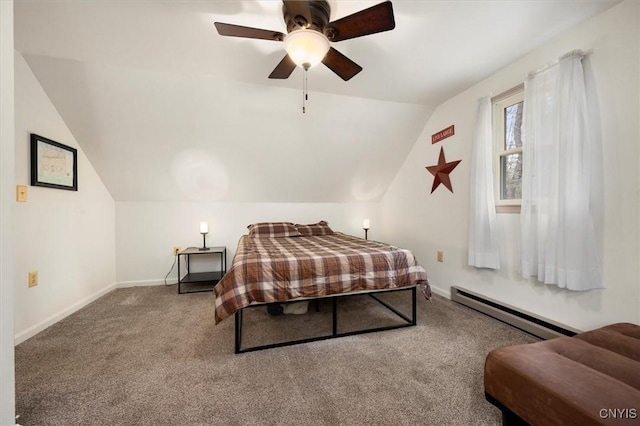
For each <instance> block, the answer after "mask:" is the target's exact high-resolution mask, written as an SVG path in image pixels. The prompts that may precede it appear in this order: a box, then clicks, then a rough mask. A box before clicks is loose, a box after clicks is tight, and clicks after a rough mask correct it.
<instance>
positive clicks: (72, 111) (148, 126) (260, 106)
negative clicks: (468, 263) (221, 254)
mask: <svg viewBox="0 0 640 426" xmlns="http://www.w3.org/2000/svg"><path fill="white" fill-rule="evenodd" d="M329 3H330V5H331V8H332V14H331V20H336V19H338V18H341V17H343V16H346V15H349V14H351V13H354V12H356V11H359V10H361V9H364V8H367V7H370V6H373V5H375V4H377V3H379V1H335V0H331V1H330V2H329ZM617 3H619V0H594V1H589V0H585V1H572V0H567V1H516V0H513V1H498V2H496V1H482V0H477V1H417V0H413V1H399V0H396V1H393V8H394V12H395V21H396V28H395V29H394V30H392V31H389V32H383V33H378V34H374V35H370V36H366V37H361V38H356V39H351V40H346V41H342V42H339V43H334V44H333V47H335V48H336V49H338V50H339V51H340V52H341V53H343V54H345V55H346V56H348V57H349V58H350V59H352V60H353V61H354V62H356V63H358V64H359V65H360V66H362V67H363V68H364V70H363V71H362V72H361V73H360V74H358V75H356V76H355V77H354V78H353V79H351V80H350V81H348V82H344V81H342V80H341V79H340V78H338V77H337V76H336V75H335V74H333V73H332V72H331V71H330V70H328V69H327V68H325V67H323V66H322V65H320V66H319V67H316V68H313V69H312V70H310V71H309V72H308V86H309V100H308V101H307V108H306V113H304V114H303V113H302V83H303V74H304V73H303V71H302V70H301V69H297V70H295V71H294V73H293V74H292V75H291V77H290V78H289V79H287V80H271V79H268V78H267V76H268V75H269V73H270V72H271V71H272V70H273V68H274V67H275V66H276V65H277V64H278V62H279V61H280V60H281V59H282V57H283V56H284V51H283V45H282V43H279V42H275V41H265V40H250V39H241V38H231V37H221V36H219V35H218V34H217V32H216V29H215V27H214V25H213V22H215V21H221V22H227V23H233V24H238V25H244V26H252V27H259V28H265V29H269V30H275V31H282V32H286V29H285V24H284V21H283V18H282V12H281V9H282V3H281V2H280V1H236V0H233V1H188V0H185V1H177V0H176V1H157V2H156V1H142V0H140V1H138V0H127V1H115V0H114V1H96V2H94V1H91V2H89V1H81V0H69V1H45V0H41V1H38V0H16V2H15V8H14V9H15V10H14V13H15V44H16V50H18V51H19V52H20V53H21V54H22V55H23V56H24V58H25V59H26V61H27V63H28V65H29V66H30V68H31V70H32V71H33V73H34V74H35V76H36V77H37V79H38V81H39V82H40V84H41V85H42V87H43V88H44V90H45V91H46V93H47V95H48V96H49V98H50V99H51V100H52V102H53V103H54V105H55V106H56V108H57V110H58V112H59V113H60V115H61V117H62V118H63V120H64V121H65V123H66V124H67V126H68V127H69V129H70V130H71V132H72V133H73V135H74V136H75V139H76V140H77V142H78V143H79V144H80V146H81V148H82V150H83V151H84V152H85V154H86V155H87V157H88V158H89V160H90V161H91V163H92V164H93V166H94V167H95V169H96V171H97V172H98V173H99V175H100V177H101V178H102V180H103V182H104V183H105V185H106V186H107V188H108V190H109V191H110V192H111V194H112V195H113V197H114V199H115V200H118V201H156V200H157V201H168V200H208V201H214V200H220V201H251V202H263V201H264V202H347V201H376V200H378V199H379V198H380V197H381V196H382V195H383V194H384V191H385V190H386V188H387V187H388V185H389V184H390V182H391V180H392V179H393V177H394V176H395V173H396V171H397V170H398V168H399V167H400V165H401V164H402V162H403V161H404V159H405V157H406V156H407V154H408V152H409V150H410V149H411V147H412V146H413V144H414V143H415V141H416V139H417V138H418V136H419V134H420V132H421V131H422V129H423V127H424V125H425V124H426V122H427V120H428V118H429V116H430V114H431V112H432V111H433V109H434V108H435V107H436V106H437V105H438V104H439V103H441V102H443V101H445V100H447V99H448V98H450V97H452V96H454V95H456V94H457V93H460V92H461V91H463V90H465V89H466V88H468V87H470V86H472V85H473V84H475V83H477V82H478V81H480V80H482V79H483V78H485V77H487V76H488V75H490V74H492V73H493V72H495V71H497V70H498V69H500V68H502V67H504V66H506V65H508V64H509V63H510V62H512V61H514V60H515V59H517V58H518V57H520V56H522V55H524V54H526V53H527V52H529V51H531V50H533V49H535V48H536V47H537V46H539V45H541V44H543V43H544V42H547V41H549V40H550V39H552V38H553V37H554V36H556V35H558V34H560V33H561V32H563V31H564V30H566V29H568V28H571V27H572V26H574V25H576V24H578V23H579V22H581V21H583V20H585V19H587V18H589V17H591V16H593V15H595V14H597V13H600V12H602V11H603V10H605V9H607V8H609V7H611V6H613V5H614V4H617ZM43 136H47V135H43ZM60 142H63V143H64V141H60Z"/></svg>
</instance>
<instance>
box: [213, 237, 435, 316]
mask: <svg viewBox="0 0 640 426" xmlns="http://www.w3.org/2000/svg"><path fill="white" fill-rule="evenodd" d="M414 285H422V286H423V293H424V294H425V295H426V296H427V297H430V294H431V292H430V289H429V284H428V280H427V274H426V272H425V270H424V268H423V267H422V266H420V264H419V263H418V262H417V260H416V258H415V256H414V255H413V253H412V252H411V251H410V250H406V249H402V248H399V247H395V246H392V245H389V244H385V243H381V242H376V241H369V240H364V239H362V238H357V237H354V236H351V235H347V234H343V233H340V232H336V233H334V234H332V235H322V236H296V237H278V238H273V237H264V236H262V237H255V236H249V235H243V236H242V237H241V238H240V241H239V242H238V248H237V250H236V254H235V256H234V257H233V261H232V264H231V268H230V269H229V270H228V272H227V273H226V274H225V275H224V277H222V280H220V282H219V283H218V284H217V285H216V286H215V288H214V294H215V322H216V324H218V323H219V322H220V321H222V320H224V319H225V318H227V317H229V316H231V315H233V314H234V313H235V312H236V311H238V310H240V309H243V308H245V307H247V306H249V305H251V304H256V303H276V302H287V301H291V300H295V299H300V298H316V297H324V296H331V295H339V294H346V293H353V292H361V291H371V290H382V289H393V288H401V287H408V286H414Z"/></svg>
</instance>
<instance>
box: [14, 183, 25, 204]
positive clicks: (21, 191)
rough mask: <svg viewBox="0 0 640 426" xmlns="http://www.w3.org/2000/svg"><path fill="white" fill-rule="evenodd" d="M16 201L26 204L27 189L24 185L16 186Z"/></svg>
mask: <svg viewBox="0 0 640 426" xmlns="http://www.w3.org/2000/svg"><path fill="white" fill-rule="evenodd" d="M16 200H17V201H19V202H21V203H26V202H27V187H26V186H25V185H18V186H17V187H16Z"/></svg>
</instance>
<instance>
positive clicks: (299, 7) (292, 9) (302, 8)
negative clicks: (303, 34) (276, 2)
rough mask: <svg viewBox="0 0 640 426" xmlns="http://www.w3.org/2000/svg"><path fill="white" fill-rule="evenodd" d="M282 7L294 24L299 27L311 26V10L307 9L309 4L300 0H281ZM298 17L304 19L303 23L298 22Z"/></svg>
mask: <svg viewBox="0 0 640 426" xmlns="http://www.w3.org/2000/svg"><path fill="white" fill-rule="evenodd" d="M283 3H284V7H285V9H287V13H288V14H289V16H290V17H291V18H293V20H294V22H295V23H296V24H298V25H300V26H301V27H304V28H306V27H308V26H309V24H311V22H312V19H311V9H310V8H309V2H307V1H300V0H289V1H287V0H283ZM298 16H301V17H302V18H304V21H301V20H299V18H298Z"/></svg>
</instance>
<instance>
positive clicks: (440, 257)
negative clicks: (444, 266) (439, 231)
mask: <svg viewBox="0 0 640 426" xmlns="http://www.w3.org/2000/svg"><path fill="white" fill-rule="evenodd" d="M443 258H444V252H443V251H442V250H438V252H437V254H436V260H437V261H438V262H444V260H443Z"/></svg>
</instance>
